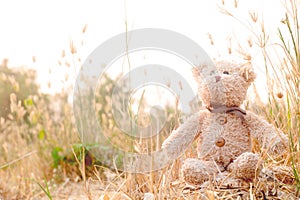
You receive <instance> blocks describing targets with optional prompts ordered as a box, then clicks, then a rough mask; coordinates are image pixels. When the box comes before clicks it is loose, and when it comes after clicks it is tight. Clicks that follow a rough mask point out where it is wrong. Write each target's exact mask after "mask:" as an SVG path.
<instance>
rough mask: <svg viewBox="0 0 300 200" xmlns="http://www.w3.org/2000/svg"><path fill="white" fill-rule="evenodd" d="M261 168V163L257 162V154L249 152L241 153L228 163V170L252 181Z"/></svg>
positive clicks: (236, 175)
mask: <svg viewBox="0 0 300 200" xmlns="http://www.w3.org/2000/svg"><path fill="white" fill-rule="evenodd" d="M261 169H262V163H260V162H259V156H258V155H257V154H254V153H251V152H245V153H243V154H241V155H240V156H239V157H237V159H236V160H235V161H234V162H233V163H232V164H230V165H229V167H228V170H229V171H230V172H232V174H233V175H234V176H235V177H237V178H241V179H244V180H247V181H252V180H253V179H254V178H255V177H256V176H257V175H259V173H260V171H261Z"/></svg>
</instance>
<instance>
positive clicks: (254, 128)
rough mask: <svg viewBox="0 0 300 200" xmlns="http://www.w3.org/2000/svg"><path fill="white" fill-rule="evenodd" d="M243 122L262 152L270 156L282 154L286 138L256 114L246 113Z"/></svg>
mask: <svg viewBox="0 0 300 200" xmlns="http://www.w3.org/2000/svg"><path fill="white" fill-rule="evenodd" d="M245 122H246V124H247V126H248V128H249V130H250V134H251V136H252V137H254V138H256V139H257V140H258V142H259V144H260V145H261V148H262V150H265V149H268V153H270V154H272V155H278V154H283V153H285V152H286V151H287V148H288V137H287V136H286V135H285V134H283V133H282V132H281V131H280V130H278V129H276V128H275V127H274V126H273V125H271V124H270V123H268V122H267V121H266V120H264V119H262V118H261V117H259V116H257V115H256V114H254V113H252V112H249V111H247V114H246V116H245Z"/></svg>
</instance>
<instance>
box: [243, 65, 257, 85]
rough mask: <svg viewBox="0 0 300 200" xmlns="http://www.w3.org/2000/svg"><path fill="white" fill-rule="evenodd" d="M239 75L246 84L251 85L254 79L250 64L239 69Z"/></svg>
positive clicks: (254, 75)
mask: <svg viewBox="0 0 300 200" xmlns="http://www.w3.org/2000/svg"><path fill="white" fill-rule="evenodd" d="M240 75H241V76H242V77H243V78H244V79H245V80H246V81H247V82H248V83H251V82H253V81H254V79H255V78H256V74H255V73H254V71H253V67H252V65H251V64H246V65H244V66H242V67H241V68H240Z"/></svg>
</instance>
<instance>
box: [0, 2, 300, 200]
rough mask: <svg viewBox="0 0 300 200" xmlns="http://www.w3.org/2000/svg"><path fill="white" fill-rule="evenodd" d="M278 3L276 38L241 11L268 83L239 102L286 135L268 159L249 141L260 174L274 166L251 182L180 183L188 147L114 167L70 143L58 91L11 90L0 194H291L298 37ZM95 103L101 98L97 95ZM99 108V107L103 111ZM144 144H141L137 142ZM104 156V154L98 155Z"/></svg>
mask: <svg viewBox="0 0 300 200" xmlns="http://www.w3.org/2000/svg"><path fill="white" fill-rule="evenodd" d="M225 5H227V2H224V1H223V4H222V5H220V7H221V8H222V12H223V13H224V14H225V15H227V16H228V17H230V18H233V19H234V20H238V21H239V22H241V20H240V19H239V18H238V16H235V15H234V10H236V9H239V4H238V1H234V6H233V8H231V9H233V10H228V9H227V8H226V6H225ZM285 9H286V19H284V20H283V21H282V23H283V26H282V27H280V29H278V34H279V36H278V37H279V39H280V40H279V42H278V43H270V41H269V40H268V33H267V31H266V30H265V28H264V25H263V21H259V20H258V19H260V18H259V17H258V15H259V14H258V13H254V12H249V19H248V22H249V24H250V26H249V27H247V28H248V30H249V32H250V33H251V34H253V35H252V36H253V38H251V39H249V40H248V41H246V43H247V44H249V48H259V49H260V50H261V52H262V55H263V59H264V65H265V70H266V76H267V82H268V84H267V85H268V88H269V95H268V103H267V104H263V103H262V102H261V101H260V100H259V98H258V97H257V98H256V101H255V102H248V103H247V107H248V109H249V110H252V111H254V112H256V113H257V114H259V115H262V116H264V117H265V118H266V119H267V120H268V121H269V122H271V123H272V124H273V125H274V126H276V127H279V128H280V129H282V130H283V131H284V132H285V133H286V134H287V135H288V136H289V139H290V150H289V152H288V153H287V154H286V155H284V156H282V157H278V158H271V157H269V156H268V155H267V154H266V153H264V152H260V149H259V148H257V147H255V150H256V151H258V152H260V153H261V155H262V160H263V161H264V165H265V169H266V171H265V174H269V173H271V171H268V169H270V170H273V172H280V173H275V174H269V175H266V176H265V177H260V178H258V179H257V180H255V181H254V182H253V183H251V184H246V185H238V186H234V187H232V188H227V187H226V186H224V185H222V184H221V185H220V184H219V185H218V184H208V186H207V187H206V188H186V186H185V184H184V182H183V181H182V179H181V177H180V167H181V161H182V160H183V159H184V158H186V157H193V156H195V155H194V154H195V150H194V149H193V148H191V149H189V150H188V151H187V152H186V153H185V155H184V156H183V157H182V158H180V159H178V160H176V161H174V162H173V163H172V164H171V165H169V166H168V167H166V168H164V169H163V170H161V171H157V172H151V173H145V174H127V173H121V172H119V171H118V170H116V169H115V167H114V164H113V163H108V164H107V163H106V164H105V163H102V161H98V160H97V159H95V158H94V157H93V156H92V155H90V154H89V153H87V152H86V149H87V148H88V147H82V145H80V144H79V145H78V143H79V138H78V135H77V133H76V129H75V127H74V123H73V121H74V120H73V119H72V117H71V116H72V112H71V106H70V105H69V104H68V103H67V101H66V98H67V97H66V94H61V95H59V96H56V97H45V96H43V95H36V96H30V97H28V102H29V103H28V104H27V105H24V104H21V102H19V99H18V97H16V96H14V95H13V94H12V95H11V107H10V109H11V114H10V116H9V117H8V118H7V119H3V118H1V119H0V177H1V178H0V199H1V200H2V199H89V200H90V199H105V200H107V199H154V198H155V199H295V198H296V197H298V198H299V190H300V178H299V176H300V175H299V172H300V160H299V158H300V135H299V134H300V99H299V96H300V94H299V93H300V54H299V48H300V45H299V42H300V41H299V23H298V16H297V13H298V12H297V2H296V1H294V0H292V1H290V2H288V3H287V4H286V8H285ZM246 21H247V20H246ZM243 25H244V24H243ZM86 29H87V26H85V27H84V28H83V33H85V32H86ZM257 30H259V31H257ZM212 38H213V36H212V35H210V34H209V39H210V41H211V44H212V45H216V44H215V43H214V41H213V39H212ZM237 46H241V45H239V44H237ZM228 48H229V49H228V52H229V53H230V54H231V53H233V54H234V53H237V54H240V55H241V56H242V57H243V58H244V59H245V60H248V61H251V59H252V56H251V54H250V53H249V52H250V51H248V50H245V49H244V48H238V49H234V48H232V47H231V46H230V47H228ZM274 51H275V55H280V59H279V60H280V62H275V61H273V59H272V56H274ZM77 52H78V49H76V47H75V44H74V43H73V42H71V43H70V54H72V56H73V57H72V58H73V60H72V62H67V61H65V60H64V59H66V58H65V56H66V51H63V53H62V58H61V60H60V61H59V63H66V64H65V65H66V67H69V66H70V64H69V63H73V64H74V65H75V64H76V62H77V61H80V58H79V57H76V56H77ZM74 69H75V67H74ZM75 73H76V70H75ZM109 87H110V86H109ZM254 91H255V90H254ZM106 92H107V91H106ZM58 100H59V101H60V102H58V106H59V109H58V111H59V112H58V113H57V112H54V111H53V108H51V106H46V105H51V104H49V102H54V101H55V102H57V101H58ZM106 100H107V99H106ZM103 101H104V100H103ZM30 102H31V103H30ZM99 102H100V103H101V99H100V100H99ZM102 103H103V102H102ZM104 109H109V108H104ZM102 111H103V113H104V114H105V113H106V112H107V110H102ZM55 113H56V114H55ZM24 116H26V117H24ZM170 116H171V117H173V118H174V117H176V116H178V113H177V111H176V110H175V111H172V112H171V114H170ZM107 123H108V125H107V127H110V126H111V125H112V122H110V121H107ZM177 125H178V124H177V122H176V120H174V119H173V122H172V123H171V124H170V125H169V126H168V127H167V128H166V130H165V132H164V134H163V136H161V137H160V138H159V141H160V142H162V141H163V139H164V138H165V137H166V136H167V134H168V133H169V132H170V130H171V129H172V128H174V127H176V126H177ZM110 128H112V127H110ZM113 128H114V127H113ZM121 139H122V138H121ZM116 140H120V138H117V139H116ZM76 144H77V145H76ZM130 145H133V146H132V147H135V148H137V149H138V151H146V152H147V151H151V150H155V149H156V148H157V140H156V139H155V140H153V141H152V140H151V141H147V142H145V141H142V140H140V141H138V142H137V143H134V142H131V143H130ZM145 146H147V148H146V149H141V147H145ZM107 155H108V156H109V153H108V154H107ZM108 158H109V157H105V156H104V159H108ZM280 174H281V175H282V174H283V175H284V176H280Z"/></svg>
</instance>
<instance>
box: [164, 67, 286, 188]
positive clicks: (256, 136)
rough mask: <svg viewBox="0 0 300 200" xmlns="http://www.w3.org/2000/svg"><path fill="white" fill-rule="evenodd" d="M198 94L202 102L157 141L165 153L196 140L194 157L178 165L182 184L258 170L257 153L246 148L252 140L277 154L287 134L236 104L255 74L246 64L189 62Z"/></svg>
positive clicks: (250, 176)
mask: <svg viewBox="0 0 300 200" xmlns="http://www.w3.org/2000/svg"><path fill="white" fill-rule="evenodd" d="M193 75H194V77H195V80H196V82H197V85H198V94H199V96H200V98H201V100H202V102H203V104H204V106H205V108H203V109H202V110H200V111H199V112H197V113H196V114H194V115H192V116H191V117H189V118H188V119H187V120H186V121H185V122H184V123H183V124H182V125H180V126H179V128H177V129H176V130H174V131H172V133H171V134H170V136H169V137H168V138H167V139H166V140H165V141H164V142H163V144H162V149H163V150H164V151H166V152H167V155H168V157H169V158H170V159H176V158H177V157H178V155H180V154H183V153H184V150H186V149H187V147H188V146H189V145H191V144H192V143H193V141H195V140H196V141H197V148H196V149H197V155H198V157H197V158H187V159H186V160H185V161H184V162H183V164H182V167H181V173H182V176H183V178H184V180H185V182H186V183H187V184H190V185H201V184H203V183H204V182H207V181H209V180H212V179H214V178H215V177H217V175H220V174H223V173H227V174H230V176H232V177H233V178H236V179H239V180H243V181H245V182H250V181H253V180H254V178H255V177H257V175H259V173H260V171H261V170H262V163H263V162H262V159H261V157H260V155H259V154H258V153H254V152H253V151H252V149H253V148H252V142H253V141H254V140H255V141H256V142H257V143H258V144H259V145H260V148H261V149H262V151H266V152H267V153H269V154H271V155H280V154H282V153H284V152H286V151H287V145H288V138H287V136H286V135H285V134H284V133H282V132H281V131H279V130H277V129H276V128H275V127H274V126H272V125H271V124H269V123H268V122H267V121H266V120H264V119H262V118H261V117H259V116H257V115H256V114H254V113H253V112H250V111H246V110H244V109H242V107H241V106H242V104H243V101H244V100H245V98H246V95H247V90H248V88H249V86H250V85H251V83H252V82H253V81H254V79H255V78H256V75H255V73H254V71H253V68H252V66H251V64H249V63H247V64H235V63H228V62H218V63H216V64H203V65H201V66H198V67H194V68H193Z"/></svg>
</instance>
